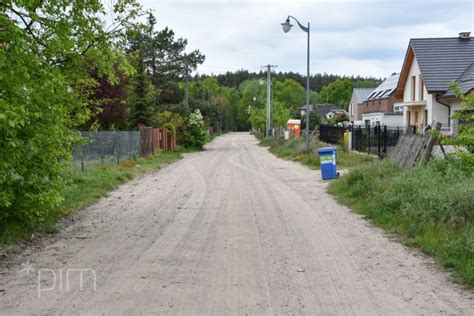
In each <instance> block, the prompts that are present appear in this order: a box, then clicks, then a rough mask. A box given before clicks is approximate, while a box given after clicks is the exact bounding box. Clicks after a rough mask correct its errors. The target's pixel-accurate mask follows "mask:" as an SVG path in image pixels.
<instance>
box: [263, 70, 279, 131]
mask: <svg viewBox="0 0 474 316" xmlns="http://www.w3.org/2000/svg"><path fill="white" fill-rule="evenodd" d="M263 67H266V68H267V115H266V124H265V136H266V137H269V136H270V130H271V113H272V105H271V98H272V75H271V73H272V68H274V67H277V66H275V65H270V64H269V65H266V66H263Z"/></svg>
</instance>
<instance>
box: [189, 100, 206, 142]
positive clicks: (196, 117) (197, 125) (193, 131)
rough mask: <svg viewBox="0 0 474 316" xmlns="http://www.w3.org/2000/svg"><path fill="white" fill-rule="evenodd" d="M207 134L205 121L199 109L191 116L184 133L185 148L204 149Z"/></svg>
mask: <svg viewBox="0 0 474 316" xmlns="http://www.w3.org/2000/svg"><path fill="white" fill-rule="evenodd" d="M206 138H207V133H206V130H205V125H204V119H203V117H202V115H201V111H199V109H197V110H195V111H194V112H192V113H191V114H190V115H189V118H188V120H187V121H186V128H185V131H184V146H186V147H196V148H202V147H203V146H204V144H205V143H206Z"/></svg>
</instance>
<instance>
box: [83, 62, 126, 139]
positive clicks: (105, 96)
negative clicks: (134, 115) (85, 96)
mask: <svg viewBox="0 0 474 316" xmlns="http://www.w3.org/2000/svg"><path fill="white" fill-rule="evenodd" d="M90 76H91V77H92V78H94V79H95V80H97V86H96V87H95V89H94V91H93V94H92V95H91V97H90V99H91V100H93V101H95V104H94V105H93V106H92V107H91V108H90V109H91V112H92V116H91V119H90V120H89V122H88V123H87V124H86V125H85V126H83V128H84V129H86V130H87V129H89V128H91V127H92V126H98V128H100V129H102V130H109V129H124V128H126V127H127V121H126V119H127V118H126V113H127V108H126V104H125V103H126V102H125V100H126V93H125V86H126V84H127V79H128V78H126V77H125V76H124V74H123V73H122V72H120V71H118V70H117V71H116V74H115V77H117V83H111V82H110V80H109V78H107V77H98V76H97V73H96V71H92V72H91V74H90ZM81 128H82V127H81Z"/></svg>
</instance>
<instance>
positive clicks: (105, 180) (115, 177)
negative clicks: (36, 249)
mask: <svg viewBox="0 0 474 316" xmlns="http://www.w3.org/2000/svg"><path fill="white" fill-rule="evenodd" d="M194 151H198V149H195V148H182V147H179V148H178V149H177V150H175V151H169V152H163V153H160V154H159V155H156V156H153V157H149V158H138V159H136V160H127V161H123V162H122V163H121V164H120V165H116V164H104V165H101V164H88V165H87V168H85V170H84V172H81V171H80V169H79V170H78V169H77V167H76V168H75V167H71V168H70V170H68V171H67V172H66V173H65V179H66V185H65V187H64V188H63V191H62V195H63V197H64V200H63V201H62V202H61V204H60V205H59V207H58V208H57V209H55V210H53V211H52V212H50V215H49V217H48V218H47V219H46V221H45V222H44V223H41V224H38V225H35V226H31V225H25V224H21V223H17V222H9V223H7V224H6V225H5V229H3V231H2V232H1V234H0V249H1V248H2V247H4V246H6V245H9V244H12V243H15V242H18V241H19V240H21V239H25V238H30V237H31V236H34V233H46V234H54V233H56V232H57V231H58V229H57V228H56V226H55V224H56V222H57V221H58V220H60V219H61V218H63V217H64V216H67V215H69V214H71V213H72V212H74V211H76V210H79V209H82V208H84V207H87V206H89V205H91V204H93V203H94V202H96V201H97V200H98V199H100V198H101V197H104V196H106V195H107V193H108V192H110V191H112V190H114V189H116V188H117V187H118V186H119V185H120V184H122V183H125V182H127V181H129V180H131V179H133V178H134V177H135V176H137V175H140V174H143V173H146V172H150V171H155V170H158V169H160V168H162V167H163V166H165V165H168V164H170V163H172V162H175V161H177V160H179V159H181V158H182V154H183V153H185V152H194Z"/></svg>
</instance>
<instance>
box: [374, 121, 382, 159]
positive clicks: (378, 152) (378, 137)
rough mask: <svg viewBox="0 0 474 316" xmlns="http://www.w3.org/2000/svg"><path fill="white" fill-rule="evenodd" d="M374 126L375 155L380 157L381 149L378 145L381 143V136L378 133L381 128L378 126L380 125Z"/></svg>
mask: <svg viewBox="0 0 474 316" xmlns="http://www.w3.org/2000/svg"><path fill="white" fill-rule="evenodd" d="M375 128H376V133H377V155H378V156H379V157H380V154H381V152H382V151H381V146H380V145H381V144H380V142H381V140H382V138H381V137H380V136H381V135H380V133H381V131H382V129H381V128H380V125H378V126H376V127H375Z"/></svg>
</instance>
